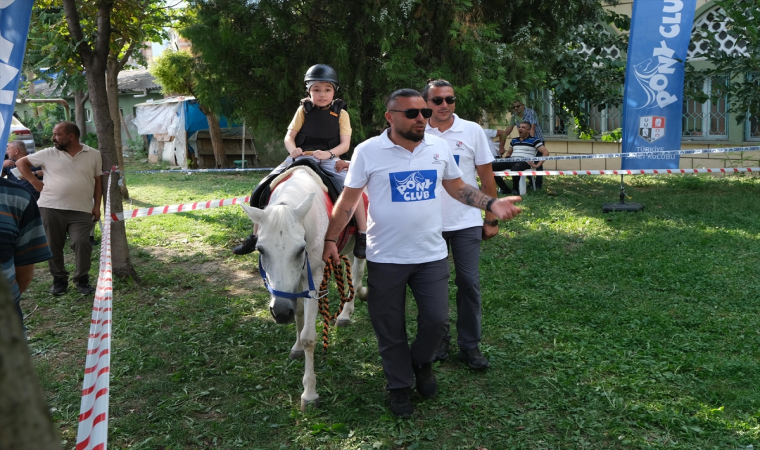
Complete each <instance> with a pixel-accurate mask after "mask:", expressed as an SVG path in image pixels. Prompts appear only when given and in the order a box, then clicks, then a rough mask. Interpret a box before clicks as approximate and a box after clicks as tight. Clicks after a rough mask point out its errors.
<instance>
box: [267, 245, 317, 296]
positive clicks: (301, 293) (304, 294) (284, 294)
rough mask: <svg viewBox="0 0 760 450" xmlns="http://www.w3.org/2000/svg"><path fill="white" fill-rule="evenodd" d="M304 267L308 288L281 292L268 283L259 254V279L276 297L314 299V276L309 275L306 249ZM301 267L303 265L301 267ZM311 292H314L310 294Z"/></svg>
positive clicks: (309, 268)
mask: <svg viewBox="0 0 760 450" xmlns="http://www.w3.org/2000/svg"><path fill="white" fill-rule="evenodd" d="M304 266H305V267H306V276H307V279H308V281H309V290H308V291H303V292H283V291H278V290H277V289H274V288H272V286H270V285H269V280H268V279H267V273H266V271H265V270H264V266H263V265H262V264H261V254H259V273H260V274H261V279H262V280H264V286H266V288H267V290H268V291H269V292H270V293H271V294H272V295H274V296H276V297H282V298H289V299H291V300H295V299H297V298H300V297H304V298H313V299H316V298H317V296H316V294H317V289H316V288H315V287H314V278H313V277H312V276H311V264H310V263H309V252H308V251H306V263H305V264H304ZM301 269H303V267H302V268H301ZM312 292H313V293H314V294H312Z"/></svg>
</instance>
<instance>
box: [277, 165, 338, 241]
mask: <svg viewBox="0 0 760 450" xmlns="http://www.w3.org/2000/svg"><path fill="white" fill-rule="evenodd" d="M312 192H313V193H315V194H316V195H315V196H314V200H313V203H312V207H314V206H317V207H318V208H322V209H324V210H326V209H327V205H326V203H325V194H324V190H323V189H322V186H321V185H320V184H318V182H317V181H316V180H315V179H314V176H312V173H311V172H310V171H309V170H308V169H306V168H296V170H294V171H293V173H292V176H291V177H290V178H288V179H287V180H285V181H282V182H281V183H280V184H279V185H277V188H276V189H275V191H274V193H273V195H272V198H271V200H270V203H269V206H268V207H267V208H271V207H272V206H276V205H288V206H290V207H291V208H296V207H297V206H298V205H300V204H301V202H302V201H303V200H304V199H305V198H306V197H308V196H309V194H311V193H312ZM283 212H284V210H283V209H282V208H271V212H270V213H269V215H268V216H269V217H268V219H267V221H268V222H269V224H270V226H273V227H275V228H276V229H283V228H284V227H286V226H288V225H289V224H290V223H291V219H290V216H289V214H283Z"/></svg>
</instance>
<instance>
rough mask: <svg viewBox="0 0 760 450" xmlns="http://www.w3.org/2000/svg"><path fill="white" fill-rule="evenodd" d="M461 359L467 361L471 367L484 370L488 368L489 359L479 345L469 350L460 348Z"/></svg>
mask: <svg viewBox="0 0 760 450" xmlns="http://www.w3.org/2000/svg"><path fill="white" fill-rule="evenodd" d="M459 359H461V360H462V361H464V362H466V363H467V366H468V367H469V368H470V369H475V370H483V369H487V368H488V360H487V359H486V357H485V356H483V354H482V353H480V349H479V348H478V347H475V348H471V349H469V350H462V349H459Z"/></svg>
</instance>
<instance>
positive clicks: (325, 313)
mask: <svg viewBox="0 0 760 450" xmlns="http://www.w3.org/2000/svg"><path fill="white" fill-rule="evenodd" d="M340 259H341V261H343V265H344V266H345V268H346V278H348V292H346V286H345V280H344V278H343V271H342V270H341V269H340V263H338V266H337V267H334V266H333V261H332V260H330V261H329V262H328V263H327V265H325V275H324V276H323V277H322V284H320V285H319V292H325V295H323V296H321V297H320V298H319V313H320V314H322V319H323V325H322V352H326V351H327V346H328V332H329V331H330V321H332V320H335V319H336V318H337V317H338V316H339V315H340V313H341V312H343V306H344V305H345V304H346V302H351V301H353V300H354V282H353V281H352V278H351V264H349V262H348V258H347V257H346V255H341V256H340ZM332 273H335V284H337V285H338V292H339V293H340V308H338V312H336V313H335V314H333V315H330V299H329V298H328V297H327V294H326V293H327V283H328V282H329V281H330V275H331V274H332Z"/></svg>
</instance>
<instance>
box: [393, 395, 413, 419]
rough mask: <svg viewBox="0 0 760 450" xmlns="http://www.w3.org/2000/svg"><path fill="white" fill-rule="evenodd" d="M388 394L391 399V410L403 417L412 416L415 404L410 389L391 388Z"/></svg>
mask: <svg viewBox="0 0 760 450" xmlns="http://www.w3.org/2000/svg"><path fill="white" fill-rule="evenodd" d="M388 396H389V397H390V400H391V406H390V410H391V412H392V413H393V414H395V415H396V416H398V417H400V418H402V419H408V418H410V417H412V414H414V405H412V396H411V395H410V392H409V389H407V388H403V389H389V390H388Z"/></svg>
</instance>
